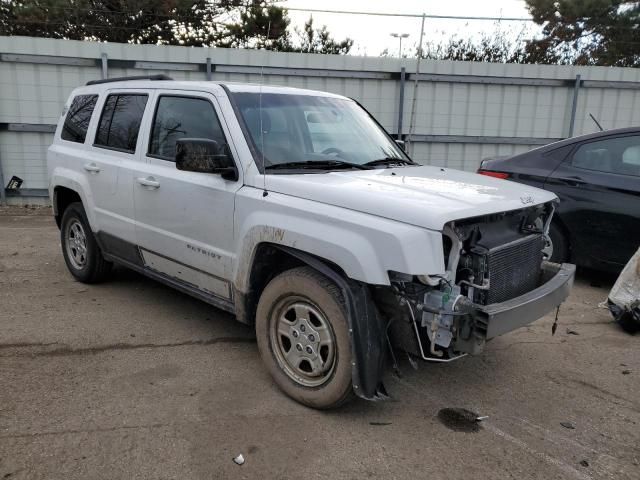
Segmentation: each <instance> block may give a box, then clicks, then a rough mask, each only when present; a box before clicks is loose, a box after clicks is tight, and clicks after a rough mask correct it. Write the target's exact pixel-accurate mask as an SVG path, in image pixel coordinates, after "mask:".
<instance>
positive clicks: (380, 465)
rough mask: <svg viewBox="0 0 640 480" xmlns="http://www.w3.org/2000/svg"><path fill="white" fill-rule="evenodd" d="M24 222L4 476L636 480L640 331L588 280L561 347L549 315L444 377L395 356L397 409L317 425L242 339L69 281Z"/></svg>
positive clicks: (177, 301) (7, 266)
mask: <svg viewBox="0 0 640 480" xmlns="http://www.w3.org/2000/svg"><path fill="white" fill-rule="evenodd" d="M24 213H34V212H27V211H26V210H25V211H23V210H20V209H13V210H10V211H9V210H6V211H4V213H2V212H0V479H9V478H10V479H40V478H42V479H45V478H46V479H65V480H69V479H102V478H104V479H118V478H122V479H169V478H175V479H191V478H193V479H211V478H262V479H268V478H291V479H315V478H331V479H343V478H344V479H360V478H384V479H394V478H397V479H405V478H406V479H422V478H429V479H461V478H468V479H512V478H515V479H546V480H549V479H590V478H593V479H599V478H610V479H616V480H624V479H636V480H637V479H639V478H640V348H639V347H640V335H636V336H631V335H628V334H626V333H624V332H623V331H621V330H620V329H619V328H618V326H617V325H616V324H615V323H613V322H612V318H611V315H610V314H609V312H608V311H607V310H606V309H603V308H600V307H599V306H598V304H599V303H600V302H602V301H603V300H605V299H606V296H607V293H608V290H609V288H610V287H611V283H612V281H611V279H610V278H602V276H601V275H598V274H594V273H588V272H587V273H584V272H583V273H580V275H579V276H578V279H577V281H576V285H575V287H574V291H573V293H572V295H571V297H570V299H569V301H568V302H566V303H565V305H563V307H562V308H561V310H560V316H559V327H558V330H557V332H556V334H555V335H553V336H552V335H551V325H552V323H553V316H552V315H551V316H547V317H545V318H543V319H541V320H539V321H537V322H536V323H534V324H532V325H531V326H530V327H528V328H523V329H520V330H518V331H516V332H512V333H510V334H508V335H505V336H503V337H500V338H497V339H495V340H494V341H492V342H490V343H489V344H488V345H487V348H486V350H485V352H484V353H483V354H482V355H480V356H476V357H466V358H463V359H461V360H459V361H457V362H453V363H451V364H447V365H437V364H424V363H419V364H418V365H417V370H415V369H414V368H413V367H412V365H411V363H410V362H408V361H407V360H406V358H405V357H404V356H402V355H401V356H400V373H401V375H400V376H398V375H395V374H393V372H391V371H389V373H388V375H387V377H388V378H387V379H386V385H387V389H388V390H389V392H390V393H391V395H392V399H391V400H389V401H386V402H379V403H370V402H365V401H361V400H360V401H355V402H352V403H350V404H348V405H347V406H345V407H343V408H341V409H339V410H335V411H330V412H319V411H314V410H311V409H308V408H306V407H303V406H301V405H299V404H297V403H295V402H294V401H292V400H290V399H289V398H287V397H286V396H285V395H284V394H283V393H281V392H280V391H279V390H278V388H277V387H276V386H275V384H274V383H273V382H272V380H271V378H270V377H269V376H268V375H267V373H266V370H265V369H264V368H263V366H262V363H261V361H260V358H259V355H258V350H257V346H256V343H255V339H254V335H253V332H252V331H251V329H250V328H249V327H246V326H243V325H241V324H239V323H237V322H235V321H234V319H233V317H232V316H230V315H228V314H226V313H223V312H221V311H219V310H216V309H215V308H213V307H210V306H208V305H206V304H204V303H202V302H200V301H198V300H195V299H193V298H191V297H189V296H187V295H184V294H181V293H179V292H176V291H174V290H171V289H170V288H168V287H165V286H163V285H160V284H158V283H156V282H154V281H152V280H149V279H146V278H144V277H142V276H140V275H138V274H135V273H133V272H130V271H127V270H124V269H117V270H116V271H115V272H114V274H113V278H112V280H111V281H109V282H107V283H104V284H101V285H93V286H90V285H83V284H80V283H78V282H76V281H74V280H73V278H72V277H71V275H70V274H69V273H68V272H67V270H66V267H65V265H64V261H63V259H62V254H61V251H60V241H59V233H58V230H57V228H56V226H55V224H54V221H53V218H52V217H51V216H50V215H41V214H35V215H33V214H32V215H24ZM35 213H38V212H35ZM40 213H42V212H40ZM17 214H19V215H17ZM447 408H459V409H466V410H468V411H470V412H472V413H473V414H477V415H482V416H488V418H487V419H485V420H484V421H482V422H481V423H480V424H479V425H471V426H470V425H468V424H466V423H465V422H464V418H463V419H460V421H456V418H455V415H454V416H453V417H452V416H451V412H449V414H447V411H444V412H443V410H444V409H447ZM454 414H455V412H454ZM467 427H469V428H467ZM240 453H241V454H243V456H244V458H245V463H244V464H243V465H241V466H239V465H237V464H235V463H234V462H233V458H234V457H235V456H237V455H238V454H240Z"/></svg>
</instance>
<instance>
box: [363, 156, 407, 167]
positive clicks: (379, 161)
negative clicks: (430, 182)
mask: <svg viewBox="0 0 640 480" xmlns="http://www.w3.org/2000/svg"><path fill="white" fill-rule="evenodd" d="M393 164H400V165H417V163H416V162H412V161H411V160H406V159H404V158H396V157H384V158H379V159H377V160H371V161H370V162H367V163H365V164H364V165H368V166H370V167H373V166H375V165H393Z"/></svg>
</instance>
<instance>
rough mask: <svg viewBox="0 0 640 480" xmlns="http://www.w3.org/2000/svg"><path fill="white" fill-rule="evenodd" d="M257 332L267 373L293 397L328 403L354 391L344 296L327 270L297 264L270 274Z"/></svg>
mask: <svg viewBox="0 0 640 480" xmlns="http://www.w3.org/2000/svg"><path fill="white" fill-rule="evenodd" d="M305 309H306V310H305ZM294 310H295V311H294ZM291 312H293V314H291ZM305 326H306V328H305ZM281 329H285V330H286V332H287V333H282V331H281ZM294 336H295V338H294ZM256 337H257V341H258V349H259V350H260V355H261V357H262V361H263V362H264V363H265V365H266V367H267V369H268V370H269V373H270V374H271V376H272V377H273V379H274V380H275V382H276V384H277V385H278V386H279V387H280V388H281V389H282V390H283V391H284V392H285V393H286V394H287V395H289V396H290V397H291V398H293V399H294V400H296V401H298V402H300V403H302V404H304V405H307V406H309V407H312V408H317V409H330V408H336V407H338V406H340V405H342V404H344V403H346V402H347V401H348V400H350V399H351V398H353V397H354V394H353V387H352V379H351V342H350V339H349V325H348V321H347V314H346V309H345V305H344V300H343V298H342V294H341V292H340V290H339V289H338V287H337V286H336V285H335V284H334V283H333V282H331V281H330V280H329V279H328V278H326V277H325V276H324V275H322V274H320V273H318V272H317V271H315V270H313V269H312V268H309V267H299V268H294V269H292V270H287V271H286V272H284V273H281V274H280V275H278V276H277V277H275V278H274V279H273V280H271V282H269V284H268V285H267V286H266V288H265V289H264V291H263V292H262V295H261V296H260V300H259V302H258V309H257V312H256ZM315 337H317V338H315ZM314 340H315V341H316V343H313V341H314ZM330 342H333V344H331V343H330ZM287 343H288V346H289V348H288V349H287ZM329 345H335V347H334V346H329ZM298 346H301V347H302V348H301V349H300V348H298ZM308 347H310V348H311V350H307V348H308ZM296 350H297V352H296ZM312 353H313V355H311V354H312ZM307 357H308V358H309V359H310V360H307ZM290 358H293V362H292V361H291V360H290ZM296 361H297V366H294V365H292V363H294V364H295V363H296ZM305 362H306V363H305ZM329 364H330V365H329Z"/></svg>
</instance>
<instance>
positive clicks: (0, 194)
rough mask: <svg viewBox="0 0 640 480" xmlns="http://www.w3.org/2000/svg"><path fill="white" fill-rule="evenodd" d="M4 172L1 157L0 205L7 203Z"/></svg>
mask: <svg viewBox="0 0 640 480" xmlns="http://www.w3.org/2000/svg"><path fill="white" fill-rule="evenodd" d="M4 187H5V184H4V174H3V173H2V159H1V158H0V205H2V206H3V207H5V206H6V205H7V192H5V190H4Z"/></svg>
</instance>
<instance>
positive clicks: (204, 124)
mask: <svg viewBox="0 0 640 480" xmlns="http://www.w3.org/2000/svg"><path fill="white" fill-rule="evenodd" d="M181 138H206V139H208V140H215V141H216V142H218V144H219V145H220V147H223V146H224V145H225V144H226V143H227V142H226V140H225V137H224V133H223V132H222V127H221V126H220V121H219V120H218V116H217V115H216V112H215V110H214V108H213V105H212V103H211V102H210V101H209V100H206V99H204V98H196V97H178V96H170V95H162V96H161V97H160V98H159V99H158V104H157V107H156V112H155V116H154V119H153V125H152V127H151V139H150V141H149V156H153V157H157V158H161V159H162V160H170V161H174V159H175V154H176V141H177V140H179V139H181Z"/></svg>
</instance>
